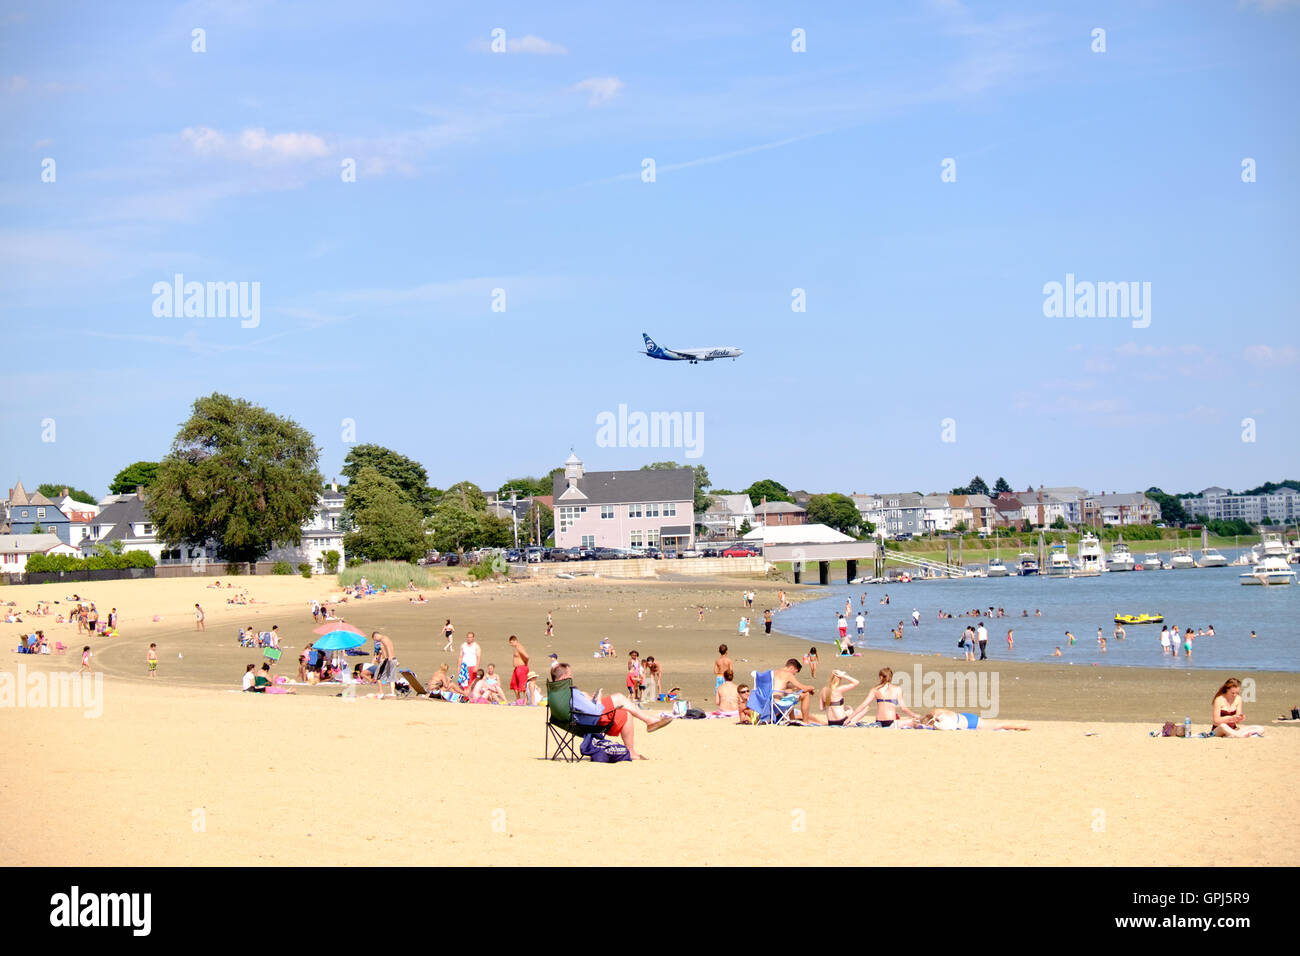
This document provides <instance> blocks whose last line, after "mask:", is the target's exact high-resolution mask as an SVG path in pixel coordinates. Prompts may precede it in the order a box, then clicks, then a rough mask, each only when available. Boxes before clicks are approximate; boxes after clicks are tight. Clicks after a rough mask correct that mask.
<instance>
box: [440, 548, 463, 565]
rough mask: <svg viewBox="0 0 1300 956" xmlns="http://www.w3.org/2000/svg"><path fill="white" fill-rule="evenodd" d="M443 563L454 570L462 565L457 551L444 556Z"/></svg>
mask: <svg viewBox="0 0 1300 956" xmlns="http://www.w3.org/2000/svg"><path fill="white" fill-rule="evenodd" d="M442 563H443V564H445V565H446V566H447V567H449V568H454V567H456V565H458V564H460V556H459V555H458V554H456V552H455V551H448V552H447V553H446V554H444V555H443V556H442Z"/></svg>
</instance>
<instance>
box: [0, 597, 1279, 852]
mask: <svg viewBox="0 0 1300 956" xmlns="http://www.w3.org/2000/svg"><path fill="white" fill-rule="evenodd" d="M323 580H324V579H316V580H313V581H306V580H303V579H301V578H256V579H240V580H239V583H240V584H241V585H243V586H246V587H248V588H249V591H250V593H251V594H252V595H253V596H255V597H257V598H259V599H262V600H265V601H267V602H268V603H267V604H265V605H252V606H248V607H228V606H226V605H225V604H224V603H218V602H224V599H225V597H226V596H227V594H229V593H233V592H227V591H225V590H223V591H221V592H217V591H215V590H212V589H208V588H205V587H203V584H202V583H200V581H194V580H190V579H176V580H162V581H122V582H108V583H105V584H93V585H92V584H65V585H57V586H56V585H40V586H34V587H13V588H3V589H0V600H13V601H17V602H18V603H19V608H20V609H25V608H26V607H29V606H31V605H33V604H34V602H35V600H36V598H37V597H42V598H50V599H53V600H62V599H63V598H64V597H65V595H70V594H72V593H73V592H74V591H76V592H78V593H80V594H82V595H83V597H89V598H93V599H94V600H95V601H96V603H97V605H98V606H99V607H100V610H101V612H106V611H107V609H108V607H110V606H113V605H116V606H117V607H118V609H119V611H120V612H121V615H122V620H123V628H122V631H123V634H122V636H121V637H118V638H115V639H111V640H109V639H103V638H98V639H95V640H94V641H91V644H92V646H93V647H94V649H95V652H96V657H95V661H96V665H97V666H99V667H102V669H103V671H104V673H105V679H104V687H103V694H104V700H103V712H102V715H101V716H99V717H98V718H96V719H87V718H86V717H85V716H83V714H82V712H81V711H79V710H74V709H59V708H24V707H20V708H15V709H12V710H3V711H0V715H3V718H2V719H3V720H4V727H5V731H6V732H5V733H4V734H3V735H2V736H0V760H3V766H4V767H5V768H6V773H5V774H4V775H3V779H2V780H0V820H3V821H4V822H3V823H0V862H3V863H5V864H7V865H116V864H122V865H140V864H177V865H248V864H251V863H260V862H269V863H280V864H307V865H317V864H325V865H346V864H424V863H431V862H452V863H459V864H487V865H509V864H525V865H542V864H553V863H567V864H602V863H610V862H614V861H618V862H633V863H638V862H641V863H647V864H673V863H679V864H680V863H685V864H702V865H719V864H733V865H734V864H748V865H754V864H758V865H761V864H776V863H783V864H796V865H798V864H817V863H821V862H823V861H824V860H825V859H826V858H827V853H828V852H829V851H833V850H835V848H837V847H838V848H839V849H838V851H836V852H838V853H840V854H842V853H843V851H844V849H845V848H847V847H859V848H861V851H862V852H863V853H878V852H880V851H882V850H883V851H884V852H886V853H888V855H889V857H890V858H891V859H892V860H896V861H897V862H898V863H901V864H905V865H906V864H944V865H1060V864H1105V865H1212V864H1226V863H1233V864H1247V865H1295V864H1296V863H1297V862H1300V824H1298V823H1297V822H1296V821H1297V818H1298V817H1297V811H1298V810H1300V797H1298V796H1297V795H1296V793H1295V788H1294V787H1293V786H1292V779H1293V777H1294V768H1295V766H1296V765H1297V758H1300V729H1298V728H1296V727H1292V726H1285V725H1274V724H1271V723H1269V719H1270V718H1271V717H1273V716H1275V715H1276V714H1277V713H1278V712H1280V711H1281V710H1282V709H1283V707H1284V706H1290V704H1291V703H1292V702H1293V698H1294V699H1296V700H1300V693H1298V691H1300V679H1298V678H1297V675H1294V674H1276V675H1273V674H1252V675H1248V674H1244V673H1243V674H1239V675H1238V676H1240V677H1248V676H1249V677H1254V678H1255V679H1256V681H1257V688H1258V700H1257V701H1255V702H1251V703H1248V704H1247V714H1248V717H1249V718H1250V720H1251V722H1258V723H1263V724H1265V725H1266V726H1267V727H1268V734H1267V735H1266V736H1265V737H1264V738H1263V739H1259V740H1248V741H1231V740H1200V739H1194V740H1178V739H1160V738H1151V737H1149V736H1148V731H1149V730H1151V729H1153V728H1154V727H1156V726H1158V725H1159V723H1160V722H1161V721H1163V720H1167V719H1173V718H1174V717H1177V718H1178V719H1181V715H1182V714H1183V713H1184V712H1188V713H1191V714H1193V716H1194V720H1196V721H1197V723H1198V724H1201V725H1204V723H1205V721H1206V719H1207V712H1208V708H1209V701H1210V696H1211V695H1212V693H1213V691H1214V689H1215V687H1216V686H1217V682H1218V681H1219V680H1220V679H1221V678H1220V677H1219V675H1217V674H1207V673H1206V672H1185V673H1179V672H1171V671H1165V670H1152V671H1146V670H1140V669H1130V668H1095V669H1094V668H1088V669H1086V672H1085V669H1082V668H1078V667H1074V668H1069V667H1065V666H1054V665H1042V664H1009V663H1006V662H998V663H997V664H996V667H997V673H998V675H999V678H1000V687H1001V692H1000V700H999V704H1000V709H1001V714H1002V716H1004V717H1007V718H1011V719H1027V720H1029V721H1030V722H1031V724H1032V726H1033V730H1032V731H1031V732H1029V733H984V732H976V733H955V734H942V733H925V732H916V731H884V730H873V729H839V728H772V727H759V728H753V727H740V726H736V725H735V724H734V723H732V722H731V721H721V720H718V721H714V720H707V721H679V722H675V723H674V724H672V725H670V726H669V727H667V728H666V729H664V730H663V731H660V732H659V733H656V734H654V735H650V736H646V735H645V734H644V733H641V734H639V735H638V747H639V749H641V751H642V752H643V753H645V754H646V756H648V757H649V758H650V759H649V760H647V761H644V762H641V763H637V764H620V765H616V766H599V765H592V764H590V763H583V764H580V765H576V766H571V765H564V764H559V763H551V762H547V761H544V760H541V759H540V757H541V754H542V747H543V737H544V724H543V720H544V717H543V714H544V711H543V710H541V709H534V708H515V707H487V706H469V705H451V704H445V703H440V702H434V701H429V700H416V699H407V700H373V699H360V700H357V701H355V702H349V701H344V700H340V699H338V698H335V697H332V696H329V695H330V694H332V693H336V692H337V689H335V688H329V689H327V688H324V687H321V688H301V689H300V690H301V693H298V694H296V695H293V696H263V695H251V694H241V693H238V692H236V691H235V690H234V689H235V688H237V687H238V686H239V685H238V681H239V676H240V674H242V672H243V665H244V663H246V662H252V661H253V660H256V659H257V656H256V654H255V653H254V652H250V651H247V650H242V649H240V648H238V647H237V646H236V645H235V642H234V637H233V635H234V631H235V628H236V627H237V626H238V624H239V623H241V622H242V623H255V624H256V625H257V626H258V627H259V629H260V628H263V627H269V625H270V624H271V623H278V624H279V625H280V631H281V632H282V633H283V635H284V637H283V643H284V644H286V645H291V646H292V647H293V648H294V650H291V651H286V654H285V658H286V660H285V664H286V666H284V667H281V668H280V671H281V672H282V673H288V674H290V675H292V673H293V671H294V670H295V669H296V665H295V666H288V662H289V661H290V660H291V659H293V660H296V650H297V649H298V648H300V647H301V646H302V644H303V643H304V642H305V641H306V640H307V639H309V634H310V629H311V627H312V626H313V622H312V620H311V616H310V614H309V613H308V611H307V605H308V602H309V601H310V600H311V598H312V597H320V596H323V595H324V594H325V593H326V585H324V584H323V583H322V582H323ZM751 586H752V587H754V588H755V589H756V590H757V591H758V594H759V600H758V605H759V607H758V610H759V612H760V613H758V614H750V617H751V618H754V619H757V620H759V621H760V622H761V609H762V607H763V606H766V605H768V604H771V603H774V601H775V592H776V589H777V586H778V585H775V584H771V583H769V582H761V581H752V582H751V581H690V582H612V581H593V580H581V579H579V580H575V581H556V582H545V583H542V582H531V583H525V584H512V585H509V586H508V587H506V588H497V587H495V586H492V585H485V586H482V587H480V588H477V589H473V590H470V589H465V588H455V589H453V590H452V591H443V592H437V593H430V594H429V596H430V598H431V603H430V604H429V605H425V606H413V605H410V604H407V603H406V595H389V596H386V597H383V598H379V599H368V600H367V601H363V602H361V603H360V604H353V603H351V602H350V603H349V605H348V606H347V607H346V609H345V610H344V612H343V616H344V617H346V618H347V619H348V620H349V621H351V622H352V623H355V624H357V625H358V626H360V627H363V628H366V629H371V628H376V627H377V628H382V629H384V630H385V631H386V633H388V634H390V635H391V636H392V637H393V639H394V642H395V644H396V647H397V655H398V657H399V659H400V660H401V661H402V663H403V664H404V665H407V666H414V667H415V669H416V671H417V672H418V673H419V674H420V675H421V676H427V675H428V673H429V672H430V671H431V670H432V669H433V668H434V667H435V666H436V665H437V664H438V663H440V662H442V661H444V660H446V661H448V662H450V661H451V660H453V655H450V654H443V653H442V652H441V650H440V649H441V647H442V644H443V641H442V635H441V630H442V623H443V620H444V619H445V618H447V617H450V618H452V620H453V623H454V624H455V626H456V628H457V637H458V642H459V639H460V638H463V636H464V634H465V633H466V631H468V630H475V631H477V632H478V636H479V638H480V639H481V640H483V641H484V643H485V646H486V647H487V655H486V657H485V661H484V662H485V663H486V662H487V661H491V660H495V662H496V663H497V664H498V665H499V668H500V669H501V670H507V669H508V665H509V648H508V645H506V644H505V637H506V636H507V635H508V634H509V633H517V634H518V635H519V636H520V638H521V639H522V640H523V641H524V643H525V645H526V646H527V647H528V649H529V651H530V652H531V653H532V654H533V656H534V661H535V662H536V663H538V664H541V663H543V662H544V658H545V655H546V654H547V653H548V652H549V649H550V648H552V647H553V648H554V649H555V650H556V652H557V653H559V654H561V656H562V657H564V658H566V659H567V660H568V661H569V662H570V663H572V664H573V665H574V667H575V670H576V673H577V677H578V683H579V684H580V686H582V687H584V688H586V689H590V690H594V689H595V688H596V687H597V686H604V687H605V688H606V689H607V690H612V689H615V688H621V686H622V683H623V675H624V673H625V663H624V661H625V653H626V651H627V650H628V649H629V648H631V647H636V648H637V649H638V650H640V651H641V652H642V654H646V653H651V654H654V655H655V656H656V657H658V658H659V659H660V660H662V661H663V662H664V664H665V666H666V669H667V677H668V680H669V682H670V683H675V684H679V685H680V686H682V688H683V690H684V691H685V693H686V695H687V696H688V697H691V698H692V699H694V700H695V701H697V702H699V701H702V700H703V699H704V698H705V696H707V691H708V689H709V688H710V687H711V686H712V681H711V678H710V676H709V675H710V673H711V662H712V660H713V657H714V656H715V654H716V648H717V644H718V642H719V641H725V642H726V643H727V644H729V645H730V646H731V648H732V656H733V658H735V659H736V660H737V663H738V666H739V667H741V668H743V669H744V670H745V671H746V672H747V671H748V670H751V669H755V668H760V667H761V668H766V667H770V666H773V665H776V664H779V663H781V661H783V660H784V658H785V657H786V656H789V655H790V654H791V653H794V652H796V651H797V652H799V656H801V654H802V651H804V650H806V646H805V645H803V644H802V643H798V644H797V643H796V642H794V641H793V640H791V639H786V638H782V637H779V636H775V635H774V636H773V637H771V638H764V637H761V636H759V635H760V633H761V630H762V628H761V623H760V624H759V625H758V626H757V627H755V628H754V631H753V636H751V637H750V638H748V639H741V638H739V637H738V636H737V635H736V634H735V622H736V620H737V619H738V618H739V616H740V615H741V614H742V613H744V611H743V609H742V608H741V606H740V603H741V602H740V597H739V595H740V591H741V589H742V588H743V587H751ZM786 590H787V591H788V592H790V593H791V594H792V596H799V595H800V594H807V593H816V591H815V589H807V590H806V591H800V590H799V589H795V588H790V587H789V586H786ZM195 601H200V602H201V603H203V604H204V607H205V610H207V612H208V630H207V632H206V633H205V634H204V633H196V632H195V631H194V630H193V604H194V602H195ZM700 603H704V604H706V606H707V607H709V608H710V611H709V612H708V613H707V614H706V620H705V623H704V625H703V626H701V625H700V624H699V623H698V621H697V612H696V606H697V605H698V604H700ZM548 610H549V611H551V612H552V613H553V614H554V618H555V624H556V634H555V637H554V639H553V640H552V641H551V642H549V643H548V642H547V640H546V638H545V636H544V625H545V619H546V613H547V611H548ZM638 610H640V611H642V612H643V613H642V616H641V618H640V619H638V617H637V611H638ZM155 613H157V614H160V615H161V616H162V618H163V620H162V621H161V622H158V623H154V622H153V621H152V620H151V618H152V616H153V614H155ZM52 620H53V618H52V617H51V618H45V619H42V620H41V621H40V623H39V624H37V625H36V626H39V627H43V628H45V630H46V634H47V636H49V637H50V638H51V640H52V641H53V640H62V641H63V642H64V643H65V644H69V645H72V647H73V650H72V651H70V653H69V654H68V655H66V656H57V655H49V656H42V657H39V658H33V657H27V656H23V657H19V656H17V655H8V654H6V656H5V658H4V659H3V660H0V670H7V671H10V672H13V671H15V669H16V668H17V666H18V665H19V663H22V664H23V665H24V666H25V667H26V668H27V669H28V670H30V671H33V672H43V671H75V669H76V667H77V665H78V663H79V654H78V653H76V652H79V650H80V647H81V645H82V644H83V643H85V642H84V641H83V640H80V639H78V638H77V637H76V635H75V629H74V628H72V627H71V626H67V625H63V626H59V625H52V624H50V623H49V622H51V621H52ZM778 622H779V616H778ZM31 626H32V624H31V621H28V623H27V624H25V625H22V626H19V625H0V635H2V636H0V640H3V643H4V645H5V647H6V648H8V647H12V646H14V644H16V638H15V635H16V634H17V633H18V632H19V631H22V630H28V629H30V628H31ZM778 627H779V623H778ZM602 635H608V636H609V637H610V638H611V640H612V641H613V642H614V645H615V648H616V649H617V651H618V655H617V656H616V657H615V658H613V659H611V660H595V659H593V658H592V656H591V654H592V652H593V651H594V650H595V647H596V644H597V642H598V641H599V639H600V637H601V636H602ZM150 641H156V642H157V643H158V644H159V657H160V660H161V662H162V663H161V665H160V667H159V676H158V678H157V679H156V680H154V681H150V680H148V679H147V678H146V677H145V674H146V670H145V666H144V655H145V649H146V648H147V647H148V644H149V642H150ZM638 642H639V643H638ZM178 655H183V657H178ZM357 659H360V658H357ZM882 661H884V662H889V663H891V664H892V666H894V667H895V669H896V670H900V671H902V670H905V669H910V668H911V667H912V666H913V665H914V664H915V663H917V662H918V661H920V662H921V663H923V664H924V665H925V666H926V667H927V668H929V667H933V666H941V667H943V668H953V669H957V668H964V667H965V666H966V665H965V664H964V663H963V662H960V661H950V660H942V661H936V660H935V659H933V658H924V659H922V658H913V657H909V656H907V655H903V654H897V653H888V654H886V653H882V652H874V651H873V652H869V654H868V655H867V656H865V657H862V658H857V659H854V660H853V661H852V663H851V664H850V665H849V667H848V668H847V669H848V670H849V671H850V672H851V673H853V674H854V675H855V676H857V677H858V678H860V679H862V680H863V681H864V682H869V680H870V678H871V676H872V675H874V672H875V669H876V668H877V667H878V666H879V664H880V662H882ZM742 662H743V663H742ZM835 663H836V664H841V663H842V662H840V661H836V662H835ZM989 663H990V664H991V663H992V662H989ZM829 665H830V662H829V660H827V661H825V662H824V665H823V666H824V667H828V666H829ZM535 669H538V670H542V669H543V668H542V667H536V668H535ZM819 674H820V676H819V679H818V683H819V684H820V683H822V682H823V681H824V678H825V676H826V671H825V670H824V669H823V670H821V671H820V672H819ZM1225 676H1226V675H1225ZM861 696H862V691H859V692H857V693H855V694H850V695H849V698H850V701H851V702H852V701H854V699H855V698H856V699H860V698H861ZM1071 718H1077V719H1071ZM1084 718H1086V720H1085V719H1084ZM639 729H641V730H643V729H644V728H639ZM1215 794H1217V795H1218V797H1217V798H1215V797H1214V796H1213V795H1215Z"/></svg>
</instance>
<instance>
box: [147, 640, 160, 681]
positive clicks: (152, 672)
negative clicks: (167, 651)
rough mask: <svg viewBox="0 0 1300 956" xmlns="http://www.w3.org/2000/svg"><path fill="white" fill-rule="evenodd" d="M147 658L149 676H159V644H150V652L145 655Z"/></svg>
mask: <svg viewBox="0 0 1300 956" xmlns="http://www.w3.org/2000/svg"><path fill="white" fill-rule="evenodd" d="M145 660H146V661H147V662H148V663H149V677H150V678H157V676H158V645H157V644H150V645H149V653H148V654H146V655H145Z"/></svg>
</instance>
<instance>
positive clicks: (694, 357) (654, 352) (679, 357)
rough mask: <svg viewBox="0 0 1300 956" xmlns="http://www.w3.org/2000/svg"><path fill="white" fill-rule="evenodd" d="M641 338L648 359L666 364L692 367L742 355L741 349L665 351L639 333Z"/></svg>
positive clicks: (648, 337) (646, 336)
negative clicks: (662, 361)
mask: <svg viewBox="0 0 1300 956" xmlns="http://www.w3.org/2000/svg"><path fill="white" fill-rule="evenodd" d="M641 338H643V339H645V354H646V356H647V357H649V358H656V359H663V360H664V361H666V362H690V363H691V364H692V365H694V364H695V363H696V362H712V361H713V360H714V359H720V358H729V359H735V358H739V357H740V356H742V355H744V354H745V353H744V352H743V351H742V350H741V349H735V348H729V347H728V348H716V349H666V348H663V347H661V346H658V345H655V341H654V339H652V338H650V336H648V335H646V334H645V333H644V332H642V333H641Z"/></svg>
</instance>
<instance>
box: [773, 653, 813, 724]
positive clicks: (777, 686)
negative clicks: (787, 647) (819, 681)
mask: <svg viewBox="0 0 1300 956" xmlns="http://www.w3.org/2000/svg"><path fill="white" fill-rule="evenodd" d="M801 670H803V665H802V664H800V663H799V662H798V661H797V660H795V659H794V658H793V657H792V658H790V659H789V660H787V661H786V662H785V666H784V667H778V668H776V669H774V670H773V671H772V700H774V701H775V700H780V699H781V698H783V697H786V696H787V695H789V696H794V695H796V694H797V695H798V697H799V720H801V721H802V722H803V723H805V724H808V723H813V722H814V721H813V720H812V719H811V715H810V713H809V712H810V711H811V710H812V699H813V694H814V693H815V692H816V691H817V688H816V687H810V686H809V685H807V684H802V683H800V682H799V680H798V678H796V677H795V676H794V675H795V674H797V673H799V672H800V671H801Z"/></svg>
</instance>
